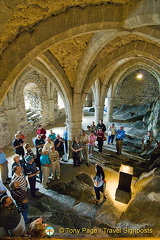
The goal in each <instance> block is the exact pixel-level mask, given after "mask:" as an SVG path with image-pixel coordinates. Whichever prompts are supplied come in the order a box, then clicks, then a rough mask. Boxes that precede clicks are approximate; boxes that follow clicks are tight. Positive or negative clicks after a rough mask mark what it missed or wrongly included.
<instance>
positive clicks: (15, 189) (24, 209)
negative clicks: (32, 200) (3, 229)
mask: <svg viewBox="0 0 160 240" xmlns="http://www.w3.org/2000/svg"><path fill="white" fill-rule="evenodd" d="M9 187H10V192H11V195H12V198H13V199H14V200H15V202H16V205H17V207H18V209H19V212H21V213H22V215H23V218H24V221H25V223H27V222H28V211H29V200H28V197H27V192H26V191H24V190H23V189H21V188H20V182H16V181H15V182H11V183H10V185H9Z"/></svg>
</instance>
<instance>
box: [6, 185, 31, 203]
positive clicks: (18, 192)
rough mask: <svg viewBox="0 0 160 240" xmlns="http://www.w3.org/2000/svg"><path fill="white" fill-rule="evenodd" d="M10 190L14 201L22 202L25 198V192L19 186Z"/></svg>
mask: <svg viewBox="0 0 160 240" xmlns="http://www.w3.org/2000/svg"><path fill="white" fill-rule="evenodd" d="M10 192H11V195H12V197H13V199H14V200H15V201H16V202H23V201H24V200H25V199H27V192H26V191H24V190H23V189H21V188H16V189H14V190H11V191H10Z"/></svg>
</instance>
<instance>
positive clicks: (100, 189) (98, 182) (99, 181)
mask: <svg viewBox="0 0 160 240" xmlns="http://www.w3.org/2000/svg"><path fill="white" fill-rule="evenodd" d="M95 171H96V175H95V176H94V177H93V176H91V179H92V181H93V183H94V191H95V194H96V200H95V201H93V203H94V204H97V205H100V193H102V194H103V198H104V199H106V195H105V191H104V186H103V185H104V181H105V175H104V171H103V168H102V167H101V166H100V165H98V164H95Z"/></svg>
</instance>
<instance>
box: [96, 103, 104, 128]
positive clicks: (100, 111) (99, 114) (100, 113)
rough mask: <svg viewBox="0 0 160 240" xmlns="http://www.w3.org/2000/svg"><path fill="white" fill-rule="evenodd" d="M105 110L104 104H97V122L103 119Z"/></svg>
mask: <svg viewBox="0 0 160 240" xmlns="http://www.w3.org/2000/svg"><path fill="white" fill-rule="evenodd" d="M103 110H104V104H103V105H95V115H94V119H95V120H94V121H95V124H98V123H99V120H101V119H103Z"/></svg>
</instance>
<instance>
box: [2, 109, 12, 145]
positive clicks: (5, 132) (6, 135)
mask: <svg viewBox="0 0 160 240" xmlns="http://www.w3.org/2000/svg"><path fill="white" fill-rule="evenodd" d="M0 129H1V135H0V136H1V137H0V146H1V147H4V146H6V145H7V144H9V143H11V140H10V131H9V128H8V124H7V115H6V113H5V111H4V107H3V105H1V106H0Z"/></svg>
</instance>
